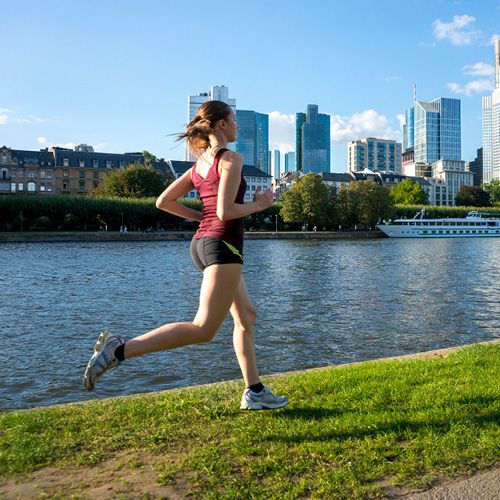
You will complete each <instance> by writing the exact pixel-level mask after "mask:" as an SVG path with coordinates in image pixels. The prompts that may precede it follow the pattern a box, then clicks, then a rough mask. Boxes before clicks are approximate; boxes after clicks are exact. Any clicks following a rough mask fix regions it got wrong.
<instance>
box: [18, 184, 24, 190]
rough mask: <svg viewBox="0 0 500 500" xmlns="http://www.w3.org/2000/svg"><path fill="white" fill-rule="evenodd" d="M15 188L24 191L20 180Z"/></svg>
mask: <svg viewBox="0 0 500 500" xmlns="http://www.w3.org/2000/svg"><path fill="white" fill-rule="evenodd" d="M17 190H18V191H24V184H23V183H22V182H20V183H19V184H18V185H17Z"/></svg>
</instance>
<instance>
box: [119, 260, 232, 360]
mask: <svg viewBox="0 0 500 500" xmlns="http://www.w3.org/2000/svg"><path fill="white" fill-rule="evenodd" d="M241 267H242V266H241V264H214V265H212V266H208V267H207V268H206V269H205V270H204V271H203V281H202V284H201V291H200V304H199V307H198V312H197V313H196V316H195V318H194V320H193V322H192V323H170V324H166V325H163V326H160V327H159V328H157V329H156V330H152V331H151V332H148V333H145V334H144V335H140V336H139V337H135V338H133V339H131V340H129V341H127V343H126V344H125V351H124V354H125V359H128V358H132V357H135V356H141V355H142V354H147V353H150V352H156V351H164V350H167V349H175V348H176V347H181V346H184V345H188V344H196V343H200V342H208V341H210V340H212V338H213V336H214V335H215V333H216V332H217V330H218V329H219V327H220V325H221V324H222V322H223V321H224V318H225V317H226V316H227V313H228V312H229V309H230V307H231V304H232V303H233V300H234V297H235V294H236V291H237V289H238V285H239V282H240V278H241Z"/></svg>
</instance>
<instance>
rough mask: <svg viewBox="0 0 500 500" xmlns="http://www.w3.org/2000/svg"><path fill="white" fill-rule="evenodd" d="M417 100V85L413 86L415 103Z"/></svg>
mask: <svg viewBox="0 0 500 500" xmlns="http://www.w3.org/2000/svg"><path fill="white" fill-rule="evenodd" d="M416 100H417V84H416V83H414V84H413V102H415V101H416Z"/></svg>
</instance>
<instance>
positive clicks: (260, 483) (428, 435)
mask: <svg viewBox="0 0 500 500" xmlns="http://www.w3.org/2000/svg"><path fill="white" fill-rule="evenodd" d="M499 354H500V339H496V340H494V341H492V342H482V343H479V344H473V345H468V346H460V347H454V348H447V349H438V350H433V351H429V352H423V353H416V354H410V355H404V356H398V357H392V358H384V359H380V360H373V361H367V362H362V363H355V364H349V365H341V366H332V367H325V368H317V369H311V370H307V371H302V372H293V373H286V374H278V375H273V376H272V377H266V381H268V382H269V379H271V380H270V381H271V383H272V384H273V386H274V387H276V388H277V389H278V390H279V391H283V392H284V393H286V394H288V395H289V396H290V405H289V406H288V407H286V408H283V409H281V410H277V411H268V412H264V411H261V412H241V411H239V410H237V404H238V396H239V394H240V391H241V387H240V385H241V383H240V381H229V382H222V383H216V384H210V385H204V386H197V387H191V388H185V389H175V390H170V391H163V392H158V393H151V394H147V395H135V396H127V397H121V398H111V399H106V400H100V401H92V402H87V403H72V404H67V405H58V406H53V407H47V408H40V409H33V410H23V411H18V412H5V413H3V414H0V429H1V431H0V496H1V497H2V498H7V499H10V498H12V499H14V498H34V497H39V496H49V497H53V496H54V497H72V496H76V497H78V498H139V497H141V498H142V497H145V498H185V497H186V496H192V497H193V498H209V497H210V498H216V497H217V498H249V497H252V498H309V497H315V498H335V499H337V498H339V499H344V498H345V499H347V498H374V497H385V498H407V499H412V500H439V499H451V500H454V499H457V500H458V499H460V500H491V499H496V498H499V496H498V491H499V490H500V489H499V459H500V456H499V451H498V440H497V438H498V432H499V420H498V405H497V402H498V400H499V388H498V384H497V383H495V380H496V382H498V380H497V376H498V369H499Z"/></svg>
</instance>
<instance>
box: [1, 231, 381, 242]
mask: <svg viewBox="0 0 500 500" xmlns="http://www.w3.org/2000/svg"><path fill="white" fill-rule="evenodd" d="M193 234H194V233H193V232H192V231H166V232H160V233H145V232H139V231H131V232H128V233H119V232H114V231H99V232H95V233H94V232H86V233H83V232H74V233H73V232H46V233H31V232H26V233H0V243H51V242H79V241H83V242H93V241H171V240H190V239H191V238H192V237H193ZM245 238H246V239H247V240H266V239H275V240H302V239H315V240H343V239H371V238H386V236H385V234H384V233H382V231H317V232H315V231H297V232H292V231H278V232H271V231H266V232H264V231H262V232H260V231H259V232H257V231H256V232H251V231H250V232H246V233H245Z"/></svg>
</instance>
